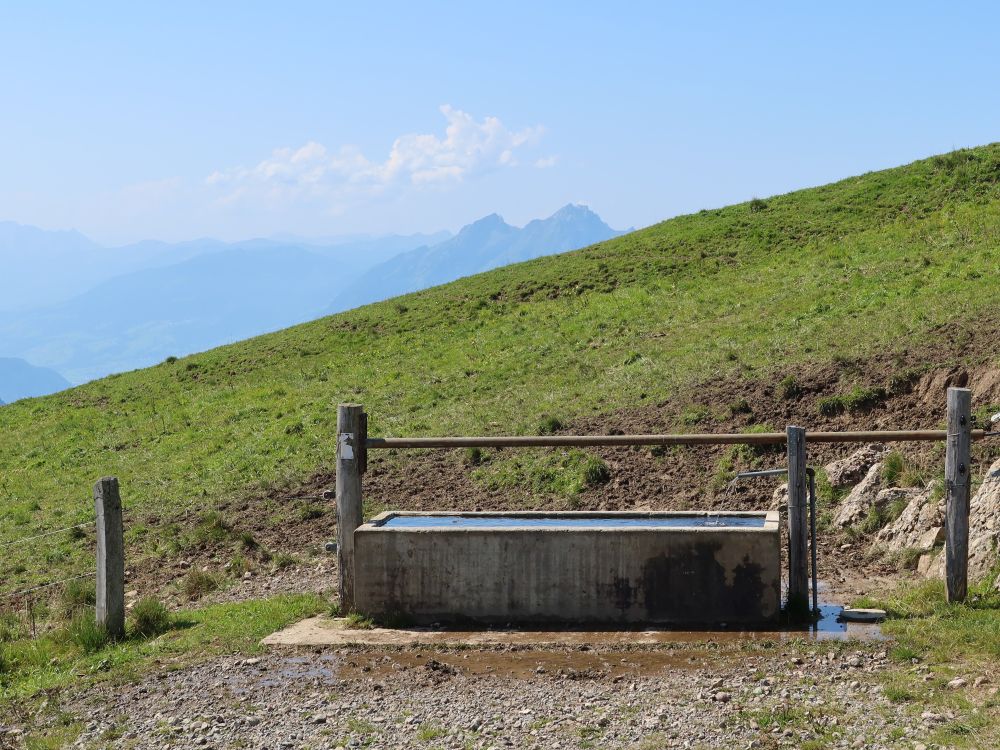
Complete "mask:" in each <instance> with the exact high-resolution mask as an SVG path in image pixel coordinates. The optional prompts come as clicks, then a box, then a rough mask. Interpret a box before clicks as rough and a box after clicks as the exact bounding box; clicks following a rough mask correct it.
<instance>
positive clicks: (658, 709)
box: [75, 644, 949, 750]
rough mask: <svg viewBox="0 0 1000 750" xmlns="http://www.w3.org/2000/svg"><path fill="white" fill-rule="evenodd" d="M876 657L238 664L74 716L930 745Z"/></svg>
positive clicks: (625, 744) (656, 743)
mask: <svg viewBox="0 0 1000 750" xmlns="http://www.w3.org/2000/svg"><path fill="white" fill-rule="evenodd" d="M862 648H863V650H851V648H848V649H847V650H845V649H844V648H843V647H827V646H825V645H822V644H818V645H817V646H816V647H815V648H814V649H811V650H810V649H809V648H808V647H806V648H803V649H802V650H796V649H794V648H793V649H783V650H770V651H759V650H747V649H742V648H739V647H732V648H730V647H728V646H727V647H722V648H714V649H713V648H697V649H690V648H684V649H669V650H662V649H661V650H655V651H618V650H611V651H604V652H595V651H590V650H588V649H586V648H584V649H583V650H580V649H575V650H569V649H563V650H537V649H526V650H525V649H509V648H508V649H502V650H493V651H468V650H465V651H461V650H459V651H456V650H453V651H447V652H442V651H432V650H423V651H422V652H421V651H419V650H410V651H402V652H399V651H396V652H385V651H358V650H343V649H341V650H336V651H311V652H308V653H303V652H299V653H297V654H294V653H291V652H283V653H282V652H279V653H271V654H268V655H266V656H264V657H261V658H249V659H247V658H236V657H230V658H225V659H221V660H217V661H213V662H210V663H207V664H202V665H199V666H196V667H191V668H186V669H182V670H179V671H175V672H166V673H160V674H158V675H156V676H151V677H149V678H147V679H145V680H144V681H143V682H141V683H138V684H136V685H131V686H125V687H123V688H120V691H119V692H115V693H111V692H109V691H107V690H101V691H97V692H94V693H91V694H90V695H88V696H86V697H85V698H83V699H82V700H81V702H80V704H79V705H78V706H76V707H75V708H76V710H78V711H79V712H80V713H81V714H83V715H90V716H97V715H100V716H102V717H103V718H102V719H100V720H97V719H95V720H93V721H91V722H90V723H89V724H88V725H87V726H86V728H85V731H84V732H83V734H82V736H81V737H80V739H79V741H78V742H77V746H79V747H88V748H91V747H104V746H111V747H134V748H157V749H159V750H166V749H168V748H188V747H192V748H197V747H203V748H296V749H298V748H312V749H317V750H318V749H322V748H329V749H330V750H334V749H335V748H362V747H364V748H372V749H375V748H382V749H383V750H390V749H392V748H483V749H486V748H496V749H497V750H500V749H501V748H510V747H516V748H588V747H592V748H642V749H644V750H653V749H654V748H674V747H677V748H727V749H734V748H770V747H801V746H802V745H803V743H806V742H808V741H810V740H813V741H819V743H818V744H815V745H814V746H815V747H843V748H854V747H865V748H882V747H886V748H888V747H910V748H913V747H919V744H920V742H921V741H922V739H923V738H924V737H925V736H926V735H927V734H928V732H930V731H931V730H932V728H933V727H934V726H936V725H937V724H938V723H939V722H943V721H947V720H948V719H949V717H947V716H941V715H936V714H930V713H925V714H924V715H923V716H922V717H920V716H917V717H914V716H909V715H908V714H907V713H906V708H905V706H903V705H900V704H897V703H893V702H891V701H890V700H888V699H887V698H886V697H885V696H884V695H883V694H882V689H881V687H880V685H879V680H878V679H877V677H878V673H879V672H881V671H883V670H885V669H888V668H890V666H889V662H888V661H887V657H886V653H885V651H884V650H878V649H880V648H882V647H881V646H880V645H878V644H876V645H868V646H865V647H862ZM894 728H898V729H897V730H896V732H895V734H890V733H891V732H892V730H893V729H894ZM900 732H902V734H900ZM900 743H902V744H900Z"/></svg>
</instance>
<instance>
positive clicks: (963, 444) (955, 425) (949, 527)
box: [944, 388, 972, 602]
mask: <svg viewBox="0 0 1000 750" xmlns="http://www.w3.org/2000/svg"><path fill="white" fill-rule="evenodd" d="M971 462H972V391H970V390H969V389H968V388H949V389H948V442H947V451H946V453H945V462H944V481H945V497H946V501H945V502H946V514H947V517H946V520H945V535H946V540H945V571H946V577H947V579H948V580H947V589H948V601H949V602H964V601H965V596H966V593H967V591H968V586H969V499H970V498H969V496H970V491H971V488H970V485H969V476H970V474H971V473H972V470H971Z"/></svg>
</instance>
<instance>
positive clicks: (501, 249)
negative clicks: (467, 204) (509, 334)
mask: <svg viewBox="0 0 1000 750" xmlns="http://www.w3.org/2000/svg"><path fill="white" fill-rule="evenodd" d="M620 234H623V232H619V231H616V230H614V229H612V228H611V227H609V226H608V225H607V224H605V223H604V222H603V221H602V220H601V218H600V217H599V216H598V215H597V214H596V213H594V212H593V211H591V210H590V209H589V208H587V207H586V206H580V205H573V204H570V205H567V206H563V207H562V208H561V209H559V210H558V211H556V212H555V213H554V214H552V216H550V217H548V218H546V219H535V220H533V221H531V222H529V223H528V224H526V225H525V226H524V227H523V228H521V229H518V228H517V227H515V226H511V225H510V224H508V223H507V222H505V221H504V220H503V218H502V217H501V216H500V215H499V214H490V215H489V216H486V217H484V218H482V219H480V220H479V221H476V222H473V223H472V224H469V225H468V226H465V227H463V228H462V230H461V231H459V233H458V234H456V235H455V236H454V237H452V238H451V239H449V240H446V241H444V242H441V243H439V244H437V245H434V246H433V247H426V246H425V247H419V248H417V249H415V250H411V251H410V252H407V253H402V254H400V255H398V256H396V257H394V258H391V259H389V260H387V261H386V262H384V263H381V264H379V265H377V266H375V267H374V268H372V269H371V270H369V271H368V272H367V273H365V274H364V275H363V276H361V277H360V278H359V279H358V281H357V282H356V283H354V284H352V285H351V287H350V289H349V290H347V291H345V292H344V293H342V294H341V295H340V296H339V297H337V298H336V299H335V300H334V302H333V304H332V305H331V306H330V307H329V308H328V310H327V311H328V312H340V311H342V310H348V309H350V308H352V307H359V306H361V305H364V304H368V303H371V302H379V301H381V300H384V299H389V298H390V297H396V296H399V295H401V294H407V293H409V292H414V291H417V290H419V289H426V288H427V287H431V286H437V285H438V284H445V283H447V282H449V281H454V280H455V279H459V278H462V277H464V276H471V275H473V274H477V273H482V272H483V271H489V270H491V269H493V268H499V267H500V266H505V265H509V264H511V263H519V262H521V261H525V260H532V259H534V258H539V257H541V256H543V255H552V254H555V253H560V252H565V251H567V250H575V249H577V248H580V247H585V246H587V245H592V244H594V243H596V242H602V241H604V240H607V239H611V238H612V237H617V236H618V235H620Z"/></svg>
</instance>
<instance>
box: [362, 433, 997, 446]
mask: <svg viewBox="0 0 1000 750" xmlns="http://www.w3.org/2000/svg"><path fill="white" fill-rule="evenodd" d="M985 434H986V433H985V432H984V431H983V430H973V431H972V439H973V440H982V439H983V437H985ZM947 437H948V433H947V431H946V430H895V431H891V430H888V431H887V430H874V431H869V432H806V442H808V443H898V442H907V441H943V440H945V439H947ZM786 440H787V438H786V436H785V433H783V432H756V433H719V434H712V433H695V434H690V435H515V436H507V437H484V436H479V437H426V438H369V439H368V440H367V443H366V444H367V446H368V448H369V449H372V450H378V449H387V448H558V447H560V446H577V447H597V446H608V447H614V446H630V445H780V444H783V443H785V441H786Z"/></svg>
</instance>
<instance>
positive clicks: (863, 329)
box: [0, 145, 1000, 591]
mask: <svg viewBox="0 0 1000 750" xmlns="http://www.w3.org/2000/svg"><path fill="white" fill-rule="evenodd" d="M998 199H1000V145H990V146H985V147H981V148H977V149H971V150H965V151H959V152H955V153H951V154H947V155H944V156H938V157H934V158H931V159H927V160H924V161H920V162H916V163H914V164H910V165H907V166H905V167H900V168H897V169H890V170H886V171H882V172H876V173H871V174H866V175H863V176H860V177H853V178H850V179H847V180H843V181H841V182H837V183H834V184H831V185H826V186H823V187H818V188H814V189H809V190H802V191H798V192H795V193H790V194H787V195H782V196H776V197H773V198H768V199H766V200H763V201H760V200H754V201H751V202H749V203H743V204H739V205H735V206H729V207H726V208H722V209H719V210H706V211H701V212H699V213H697V214H693V215H689V216H682V217H678V218H675V219H672V220H670V221H666V222H663V223H661V224H658V225H656V226H652V227H649V228H647V229H644V230H641V231H638V232H634V233H631V234H629V235H626V236H623V237H619V238H616V239H613V240H610V241H608V242H604V243H601V244H598V245H595V246H592V247H588V248H585V249H582V250H578V251H575V252H570V253H566V254H563V255H559V256H553V257H548V258H543V259H539V260H535V261H530V262H527V263H522V264H519V265H515V266H510V267H506V268H502V269H499V270H496V271H492V272H489V273H485V274H482V275H479V276H475V277H471V278H467V279H463V280H460V281H458V282H455V283H451V284H447V285H445V286H441V287H437V288H434V289H430V290H427V291H424V292H421V293H417V294H411V295H407V296H405V297H401V298H398V299H395V300H390V301H387V302H384V303H380V304H375V305H370V306H367V307H363V308H360V309H357V310H353V311H350V312H347V313H343V314H340V315H335V316H332V317H329V318H324V319H321V320H317V321H314V322H312V323H308V324H305V325H301V326H297V327H295V328H290V329H287V330H284V331H280V332H278V333H274V334H271V335H267V336H262V337H259V338H255V339H251V340H248V341H244V342H240V343H238V344H234V345H231V346H226V347H221V348H219V349H215V350H212V351H209V352H205V353H203V354H199V355H195V356H191V357H185V358H182V359H179V360H171V361H167V362H164V363H163V364H161V365H158V366H156V367H152V368H149V369H146V370H141V371H136V372H130V373H125V374H121V375H116V376H112V377H108V378H105V379H103V380H100V381H96V382H94V383H90V384H88V385H85V386H82V387H79V388H75V389H73V390H70V391H67V392H64V393H61V394H57V395H54V396H50V397H46V398H41V399H35V400H28V401H23V402H19V403H16V404H13V405H11V406H5V407H3V408H0V508H2V510H3V513H2V516H0V544H4V543H5V542H10V541H11V540H14V539H17V538H19V537H23V536H27V535H29V534H33V533H39V532H42V531H45V530H46V529H53V528H57V527H61V526H66V525H69V524H73V523H77V522H81V521H86V520H89V519H91V518H92V516H93V509H92V503H91V500H90V487H91V486H92V484H93V482H94V480H95V479H96V478H97V477H99V476H101V475H106V474H115V475H118V476H119V477H120V478H121V480H122V484H123V488H124V493H125V499H126V502H127V504H128V508H129V514H130V526H129V531H128V533H129V535H130V539H131V540H132V541H134V542H138V541H139V540H142V539H144V538H145V537H146V536H147V527H150V528H151V527H153V526H156V527H157V528H163V525H164V524H165V523H167V522H169V521H171V520H172V519H180V518H183V517H187V516H186V514H190V513H192V512H195V513H197V512H200V511H202V510H206V509H210V508H212V507H214V506H216V505H217V504H219V503H221V502H223V501H226V500H232V499H234V498H256V497H265V496H267V495H268V494H270V493H273V492H276V491H280V490H282V489H288V488H294V487H296V486H298V485H301V484H302V483H304V482H305V481H307V480H308V478H309V477H310V476H312V475H313V474H314V473H316V472H318V471H322V470H328V469H329V467H330V465H331V464H332V460H333V450H334V441H333V433H334V429H335V421H336V404H337V402H339V401H358V402H361V403H364V404H365V405H366V407H367V408H368V410H369V412H370V414H371V425H370V428H371V431H372V432H373V433H374V434H384V435H403V434H408V435H409V434H412V435H425V434H448V433H512V432H513V433H517V432H534V431H535V430H536V429H537V424H538V415H539V414H540V413H547V414H555V415H559V417H560V418H561V419H563V420H567V419H573V418H579V417H584V416H593V415H600V414H605V413H609V412H610V411H612V410H615V409H620V408H623V407H627V406H629V405H635V404H643V403H651V402H654V401H662V400H664V399H668V398H671V397H675V398H680V397H683V395H684V393H685V391H686V389H689V388H690V387H691V386H693V385H694V384H696V383H699V382H701V381H704V380H706V379H708V378H712V377H745V378H751V377H757V378H759V377H764V376H765V375H766V374H767V373H771V372H774V371H775V370H776V369H777V368H787V367H789V366H790V365H794V364H795V363H798V362H805V361H816V360H821V361H830V360H832V359H833V358H835V357H843V356H851V357H857V356H862V357H863V356H864V355H865V354H866V353H871V352H884V351H886V350H901V349H905V348H906V347H907V346H909V345H911V344H915V343H919V342H922V341H923V340H924V339H925V337H926V335H927V334H928V332H929V331H931V330H933V329H934V328H935V327H936V326H940V325H941V324H945V323H949V322H952V321H956V320H965V321H970V322H971V323H970V325H974V323H975V321H977V320H980V319H985V317H986V316H989V315H991V314H992V313H994V312H996V311H997V310H998V297H997V295H998V292H1000V284H998V279H997V272H998V268H1000V200H998ZM60 539H61V538H60ZM158 545H159V546H158ZM29 549H31V550H32V551H31V552H30V553H29ZM90 549H91V547H90V546H89V540H88V539H86V538H82V539H71V538H66V539H64V540H62V539H61V540H57V541H56V542H54V543H52V544H46V545H44V546H39V547H37V548H29V547H16V546H15V547H7V548H4V552H5V554H4V555H3V556H2V557H0V590H6V591H11V590H13V589H16V588H19V587H21V586H24V585H27V584H29V583H32V582H38V581H44V580H47V579H49V578H51V577H55V576H57V575H62V574H66V573H72V572H77V571H81V570H86V569H88V567H89V560H90V554H91V552H90ZM145 549H146V551H147V552H148V553H149V554H151V555H153V554H171V548H170V547H169V546H163V545H162V544H160V542H156V543H150V544H148V545H146V548H145ZM173 551H174V552H176V551H177V549H176V547H174V548H173Z"/></svg>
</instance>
